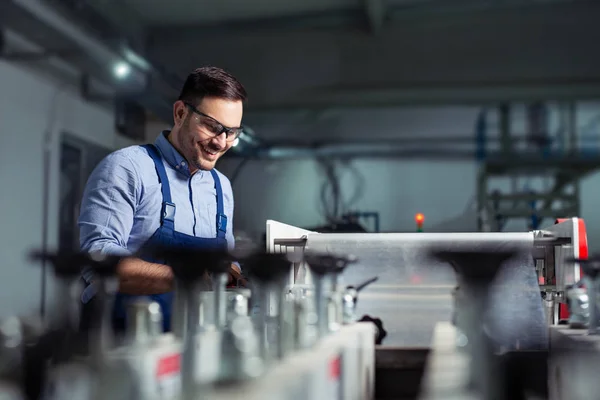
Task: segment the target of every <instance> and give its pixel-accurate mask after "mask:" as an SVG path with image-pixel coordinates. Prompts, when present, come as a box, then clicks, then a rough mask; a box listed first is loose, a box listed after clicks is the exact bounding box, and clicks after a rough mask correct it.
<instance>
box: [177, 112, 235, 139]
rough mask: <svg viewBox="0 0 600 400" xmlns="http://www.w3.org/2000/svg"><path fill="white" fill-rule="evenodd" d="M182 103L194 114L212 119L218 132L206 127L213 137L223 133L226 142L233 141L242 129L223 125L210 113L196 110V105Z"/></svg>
mask: <svg viewBox="0 0 600 400" xmlns="http://www.w3.org/2000/svg"><path fill="white" fill-rule="evenodd" d="M183 104H185V106H186V107H187V108H189V109H190V110H191V111H192V112H193V113H194V114H196V115H199V116H201V117H204V118H208V119H210V120H211V121H214V123H215V124H216V125H217V128H219V133H215V132H212V130H211V129H207V130H208V131H209V133H210V134H211V135H213V136H214V137H219V136H220V135H221V134H223V133H225V140H226V141H228V142H233V141H235V140H236V139H237V138H239V137H240V135H241V134H242V131H243V130H244V129H243V127H241V126H240V127H237V128H231V127H228V126H225V125H223V124H222V123H221V122H219V121H218V120H216V119H215V118H213V117H211V116H210V115H206V114H204V113H203V112H202V111H200V110H198V109H197V108H196V107H194V106H193V105H191V104H190V103H186V102H183ZM198 122H199V124H200V125H203V124H202V123H201V121H198Z"/></svg>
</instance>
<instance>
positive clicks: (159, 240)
mask: <svg viewBox="0 0 600 400" xmlns="http://www.w3.org/2000/svg"><path fill="white" fill-rule="evenodd" d="M142 147H144V148H145V149H146V150H147V151H148V154H149V155H150V157H151V158H152V160H153V161H154V166H155V167H156V172H157V174H158V179H159V181H160V183H161V192H162V198H163V201H162V209H161V215H160V227H159V228H158V229H157V230H156V232H154V234H153V235H152V237H151V238H150V239H148V241H147V242H146V244H145V245H144V247H153V246H157V245H159V246H177V247H179V246H182V247H187V248H193V249H198V250H204V249H206V250H209V249H210V250H220V249H224V250H225V249H227V240H226V238H225V233H226V232H227V216H225V213H224V211H223V190H222V189H221V181H220V180H219V176H218V175H217V173H216V172H215V170H211V171H210V173H211V175H212V177H213V180H214V181H215V189H216V192H217V215H216V224H217V237H214V238H200V237H195V236H190V235H186V234H184V233H181V232H177V231H176V230H175V209H176V206H175V204H173V202H172V201H171V189H170V188H169V180H168V178H167V173H166V171H165V166H164V164H163V161H162V158H161V155H160V153H159V151H158V149H157V148H156V147H155V146H154V145H152V144H148V145H144V146H142ZM142 254H143V251H142ZM142 258H143V259H144V260H145V261H148V262H159V261H157V260H153V259H151V258H150V257H144V256H142ZM190 268H192V266H190ZM138 297H147V298H150V299H151V300H153V301H156V302H157V303H158V304H159V305H160V308H161V311H162V314H163V329H164V331H165V332H167V331H170V329H171V306H172V303H173V292H168V293H162V294H153V295H149V296H135V295H128V294H124V293H117V294H116V296H115V302H114V308H113V327H114V329H115V330H116V331H118V332H120V331H123V330H124V329H125V322H126V308H127V303H128V302H130V301H131V300H133V299H135V298H138Z"/></svg>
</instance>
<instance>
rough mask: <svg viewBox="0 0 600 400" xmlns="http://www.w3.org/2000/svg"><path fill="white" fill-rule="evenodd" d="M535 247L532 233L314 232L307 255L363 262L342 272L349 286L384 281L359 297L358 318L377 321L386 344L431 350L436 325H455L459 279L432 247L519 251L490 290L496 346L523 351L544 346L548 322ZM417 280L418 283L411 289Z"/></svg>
mask: <svg viewBox="0 0 600 400" xmlns="http://www.w3.org/2000/svg"><path fill="white" fill-rule="evenodd" d="M533 242H534V235H533V233H531V232H528V233H452V234H442V233H414V234H413V233H381V234H317V235H312V234H309V235H308V239H307V251H308V250H310V251H323V252H331V253H334V254H339V253H342V254H348V253H352V254H355V255H356V256H357V257H358V259H359V262H358V263H357V265H353V266H351V267H349V268H348V269H347V271H345V272H344V274H343V279H344V281H345V282H346V283H351V282H360V281H362V280H364V279H365V277H370V276H373V275H377V276H379V282H385V284H380V285H377V284H373V285H372V286H370V287H368V288H367V289H365V290H364V293H361V301H360V302H359V304H358V306H357V313H365V314H370V315H377V316H378V317H379V318H381V319H382V320H383V321H384V323H386V329H387V330H388V337H387V338H386V340H385V344H386V345H405V346H428V345H429V343H430V342H431V338H432V336H431V335H432V332H433V328H434V326H435V324H436V323H437V322H440V321H448V320H449V319H450V315H451V310H452V302H451V295H450V292H451V290H452V288H453V287H454V285H455V284H456V278H455V276H454V273H453V272H452V271H451V270H450V268H448V267H447V266H446V265H444V264H443V263H440V262H436V261H434V260H431V259H430V258H429V257H428V256H427V249H428V248H430V247H431V246H433V245H435V246H436V248H446V249H448V250H459V249H478V248H479V249H481V248H486V247H488V246H493V247H494V248H497V249H505V250H516V251H518V253H519V255H518V256H517V257H515V258H514V259H512V260H511V261H509V262H508V263H507V264H506V266H505V268H503V270H502V271H501V272H500V273H499V275H498V277H497V280H496V282H495V284H494V285H493V287H492V289H491V293H490V296H491V300H490V302H491V303H492V304H493V305H494V306H493V311H492V313H493V316H490V324H491V326H492V328H491V330H492V332H493V340H494V342H495V343H497V344H498V345H501V346H503V347H504V346H506V347H509V348H511V347H521V348H525V347H530V346H531V347H537V346H540V343H544V342H545V341H546V339H545V337H546V335H545V333H544V332H545V330H546V317H545V313H544V309H543V305H542V300H541V296H540V290H539V286H538V283H537V276H536V274H535V268H534V265H533V258H532V257H531V255H530V254H531V249H532V247H533ZM415 277H418V278H419V279H420V280H421V281H420V283H419V284H413V283H411V282H412V281H411V279H412V280H414V279H415ZM517 309H518V310H520V312H515V310H517Z"/></svg>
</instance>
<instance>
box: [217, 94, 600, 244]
mask: <svg viewBox="0 0 600 400" xmlns="http://www.w3.org/2000/svg"><path fill="white" fill-rule="evenodd" d="M477 112H478V109H476V108H467V107H463V108H460V107H448V108H443V109H433V108H432V109H414V110H413V109H396V110H393V109H388V110H377V111H374V110H352V111H345V112H336V113H335V114H334V115H330V116H329V117H328V118H326V119H318V120H314V121H313V122H311V123H309V122H307V120H306V119H302V120H301V121H297V120H293V119H290V120H289V121H288V122H289V123H288V124H287V125H286V123H285V119H284V118H283V117H278V118H273V119H272V121H271V123H269V122H270V121H269V118H268V117H263V118H260V119H257V118H254V119H251V121H252V122H251V123H250V125H251V126H252V128H253V129H254V131H255V132H256V133H257V134H258V135H263V134H264V136H266V137H278V138H286V137H287V138H291V137H294V136H300V137H306V136H308V135H310V137H311V138H319V137H321V138H324V139H327V138H329V137H334V138H335V137H338V136H340V135H341V134H345V135H347V136H352V137H355V138H362V139H364V138H369V137H371V138H373V137H394V136H403V137H423V136H437V137H439V136H445V135H447V136H463V137H468V136H473V134H474V133H473V132H474V130H473V129H474V123H475V118H476V115H477ZM599 113H600V106H599V105H598V104H593V103H585V104H581V105H579V106H578V118H577V124H578V126H580V127H581V126H586V125H587V124H588V121H590V120H591V119H592V118H593V117H595V116H597V115H598V114H599ZM523 119H524V113H523V112H522V110H519V109H516V110H515V112H514V117H513V121H512V126H513V132H514V133H515V134H520V135H523V134H524V132H525V124H524V120H523ZM551 120H552V121H553V123H552V126H553V128H552V129H553V130H555V129H557V120H558V119H557V118H556V116H552V118H551ZM496 132H497V130H496ZM595 132H596V137H597V138H598V139H600V131H599V130H598V129H596V131H595ZM598 139H597V140H598ZM597 145H598V143H597ZM239 162H240V160H223V161H222V162H220V164H219V166H218V167H219V168H220V170H221V171H223V172H224V173H226V174H228V175H229V176H231V175H232V174H233V171H234V170H235V169H236V167H237V165H238V164H239ZM350 165H351V166H353V167H354V168H353V169H354V171H355V172H354V174H353V172H352V171H351V169H349V168H342V171H344V174H343V175H344V176H343V178H342V185H341V186H342V193H343V194H344V196H345V198H346V199H350V198H352V197H354V193H355V190H356V189H357V185H360V186H361V188H360V192H359V195H358V197H357V198H356V199H355V202H354V203H353V204H351V205H349V206H350V209H352V210H360V211H378V212H379V213H380V216H381V230H382V231H396V232H399V231H400V232H401V231H414V230H415V222H414V215H415V213H417V212H422V213H424V215H425V217H426V221H425V230H440V231H444V230H446V231H452V230H463V231H464V230H475V229H476V228H477V225H476V215H475V213H474V212H473V211H472V209H471V210H466V208H467V207H468V205H469V203H470V201H471V200H473V199H474V197H475V193H476V173H477V165H476V163H475V161H436V160H418V161H417V160H414V161H413V160H389V159H371V160H367V159H355V160H353V161H350ZM356 174H358V175H356ZM353 177H358V178H356V179H353ZM323 180H324V178H323V174H322V172H321V170H320V169H319V167H318V165H317V163H316V162H315V161H313V160H271V161H249V162H248V163H246V164H245V166H244V167H243V170H242V172H241V173H240V174H239V175H238V178H237V179H236V181H235V182H234V192H235V197H236V212H235V217H234V220H235V226H236V230H243V231H245V232H246V233H248V234H250V235H252V236H258V235H260V234H261V233H262V232H264V229H265V228H264V221H265V219H275V220H278V221H282V222H285V223H289V224H292V225H297V226H301V227H310V226H316V225H319V224H322V223H324V219H323V213H322V208H321V203H320V200H319V197H320V188H321V185H322V183H323ZM581 193H582V207H581V212H582V213H581V216H582V217H584V218H585V219H586V222H587V226H588V232H589V237H590V245H591V246H592V248H596V249H598V250H600V212H598V211H597V210H596V204H597V202H598V199H599V198H600V174H598V173H596V174H593V175H591V176H589V177H588V178H586V179H585V180H584V181H583V183H582V185H581ZM507 229H509V230H524V229H526V222H525V221H523V222H521V223H513V224H511V225H509V226H508V227H507Z"/></svg>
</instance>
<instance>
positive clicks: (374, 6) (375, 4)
mask: <svg viewBox="0 0 600 400" xmlns="http://www.w3.org/2000/svg"><path fill="white" fill-rule="evenodd" d="M363 1H364V3H365V13H366V16H367V21H368V23H369V29H370V30H371V32H372V33H373V34H375V35H378V34H379V33H380V32H381V30H382V29H383V23H384V22H385V18H386V4H385V3H384V0H363Z"/></svg>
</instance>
